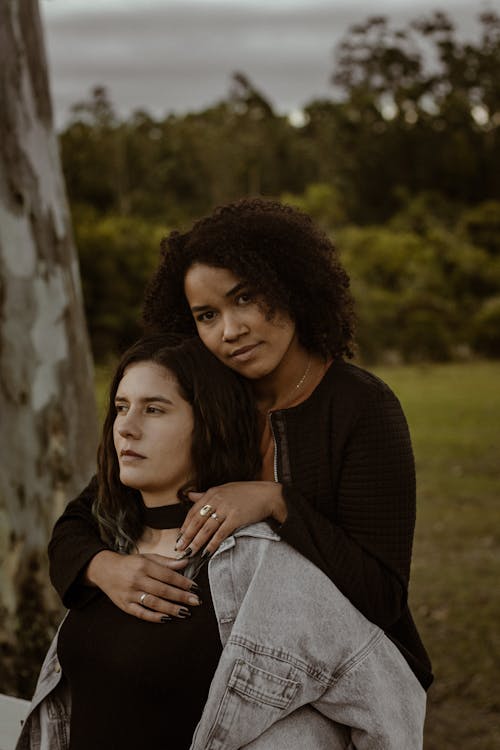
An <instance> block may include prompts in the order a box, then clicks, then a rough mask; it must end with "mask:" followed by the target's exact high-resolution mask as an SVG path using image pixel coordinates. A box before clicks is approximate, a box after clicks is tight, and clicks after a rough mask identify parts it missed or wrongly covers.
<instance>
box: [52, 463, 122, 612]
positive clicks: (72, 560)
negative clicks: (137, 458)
mask: <svg viewBox="0 0 500 750" xmlns="http://www.w3.org/2000/svg"><path fill="white" fill-rule="evenodd" d="M96 492H97V479H96V477H93V478H92V480H91V481H90V483H89V484H88V485H87V487H86V488H85V489H84V490H83V492H82V493H81V494H80V495H79V496H78V497H77V498H76V499H75V500H72V501H71V502H70V503H68V505H67V507H66V509H65V511H64V513H63V514H62V516H61V517H60V518H59V519H58V520H57V521H56V524H55V526H54V529H53V531H52V537H51V539H50V542H49V548H48V554H49V573H50V580H51V581H52V585H53V586H54V588H55V589H56V591H57V593H58V594H59V596H60V597H61V600H62V602H63V604H64V606H65V607H68V608H70V607H81V606H83V605H84V604H85V603H86V602H87V601H88V600H89V599H91V598H92V597H93V596H94V595H95V593H96V591H97V589H94V588H93V587H91V586H86V585H85V584H83V583H81V582H80V576H81V574H82V573H83V571H84V570H85V568H86V567H87V565H88V564H89V562H90V560H91V559H92V558H93V557H94V555H96V554H97V553H98V552H101V551H102V550H105V549H109V547H108V546H107V545H106V544H104V542H103V541H102V539H101V538H100V536H99V529H98V526H97V522H96V520H95V518H94V516H93V514H92V503H93V501H94V498H95V495H96Z"/></svg>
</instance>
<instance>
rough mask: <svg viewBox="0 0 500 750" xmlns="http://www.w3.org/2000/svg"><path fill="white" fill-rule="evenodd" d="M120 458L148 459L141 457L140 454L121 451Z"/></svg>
mask: <svg viewBox="0 0 500 750" xmlns="http://www.w3.org/2000/svg"><path fill="white" fill-rule="evenodd" d="M120 456H121V457H122V458H146V456H141V454H140V453H136V452H135V451H131V450H125V451H120Z"/></svg>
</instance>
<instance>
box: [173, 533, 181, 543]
mask: <svg viewBox="0 0 500 750" xmlns="http://www.w3.org/2000/svg"><path fill="white" fill-rule="evenodd" d="M179 539H182V531H181V533H180V534H179V536H178V537H177V539H176V540H175V544H176V545H177V543H178V541H179Z"/></svg>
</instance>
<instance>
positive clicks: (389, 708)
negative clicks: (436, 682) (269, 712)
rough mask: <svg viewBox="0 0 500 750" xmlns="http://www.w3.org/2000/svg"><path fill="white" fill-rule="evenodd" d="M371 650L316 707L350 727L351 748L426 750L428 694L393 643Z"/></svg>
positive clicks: (385, 640)
mask: <svg viewBox="0 0 500 750" xmlns="http://www.w3.org/2000/svg"><path fill="white" fill-rule="evenodd" d="M370 645H371V648H366V653H365V655H364V657H362V658H358V659H353V660H352V663H351V664H350V665H349V666H348V667H347V668H346V669H345V671H344V672H343V674H341V675H340V676H339V679H338V680H337V681H336V683H335V684H334V685H333V686H331V687H330V688H328V689H327V690H325V692H324V693H323V695H322V696H321V698H319V699H318V700H317V701H314V702H313V703H312V704H311V705H312V706H314V708H316V709H317V710H318V711H319V712H320V713H321V714H323V716H326V717H327V718H329V719H331V720H332V721H335V722H339V723H340V724H343V725H345V726H348V727H350V728H351V737H352V743H353V744H352V745H349V747H355V748H357V750H373V749H374V748H383V749H384V750H401V748H404V749H405V750H421V749H422V747H423V744H422V743H423V729H424V721H425V707H426V695H425V691H424V689H423V688H422V686H421V685H420V683H419V682H418V680H417V678H416V677H415V675H414V674H412V673H411V672H410V670H409V667H408V665H407V664H406V662H405V661H404V659H403V657H402V656H401V654H400V653H399V651H398V650H397V648H396V646H395V645H394V644H393V643H391V641H390V640H389V639H388V638H386V637H385V636H384V637H382V638H380V639H378V641H377V643H376V644H375V646H373V644H370Z"/></svg>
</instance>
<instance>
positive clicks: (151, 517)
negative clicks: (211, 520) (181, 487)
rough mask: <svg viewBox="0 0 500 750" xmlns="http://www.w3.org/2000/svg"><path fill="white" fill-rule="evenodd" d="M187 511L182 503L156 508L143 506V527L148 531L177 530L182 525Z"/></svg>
mask: <svg viewBox="0 0 500 750" xmlns="http://www.w3.org/2000/svg"><path fill="white" fill-rule="evenodd" d="M188 510H189V506H188V505H184V503H173V504H172V505H160V506H158V507H156V508H148V507H147V506H146V505H145V506H144V525H145V526H149V528H150V529H178V528H180V527H181V526H182V524H183V523H184V519H185V518H186V516H187V513H188Z"/></svg>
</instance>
